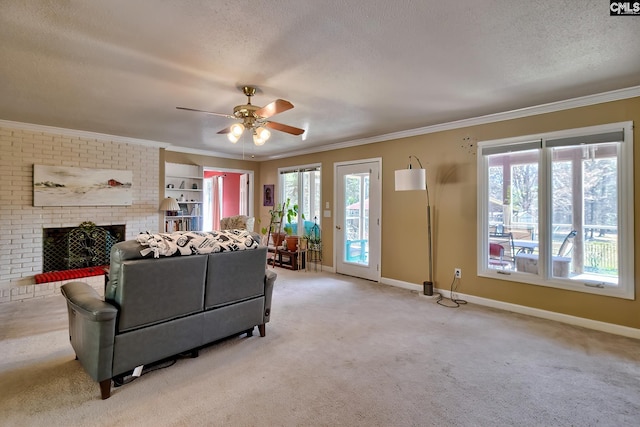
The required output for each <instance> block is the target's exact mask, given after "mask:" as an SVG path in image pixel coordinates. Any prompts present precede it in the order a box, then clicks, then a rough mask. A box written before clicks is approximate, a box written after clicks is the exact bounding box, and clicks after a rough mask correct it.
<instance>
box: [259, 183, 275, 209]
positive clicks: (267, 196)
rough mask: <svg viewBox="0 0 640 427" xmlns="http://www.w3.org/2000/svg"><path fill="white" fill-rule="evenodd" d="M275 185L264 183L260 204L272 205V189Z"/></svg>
mask: <svg viewBox="0 0 640 427" xmlns="http://www.w3.org/2000/svg"><path fill="white" fill-rule="evenodd" d="M274 188H275V186H274V184H265V186H264V194H263V195H262V200H263V202H262V204H263V205H264V206H273V196H274V193H273V190H274Z"/></svg>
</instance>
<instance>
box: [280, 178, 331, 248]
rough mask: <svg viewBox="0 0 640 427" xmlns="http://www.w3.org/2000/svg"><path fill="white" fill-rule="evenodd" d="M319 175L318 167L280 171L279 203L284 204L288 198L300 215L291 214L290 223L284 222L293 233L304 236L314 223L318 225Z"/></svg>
mask: <svg viewBox="0 0 640 427" xmlns="http://www.w3.org/2000/svg"><path fill="white" fill-rule="evenodd" d="M320 176H321V171H320V169H319V168H313V167H312V168H307V169H303V170H297V169H295V170H291V171H284V172H281V173H280V183H281V184H280V185H281V186H280V188H282V194H281V195H280V203H282V204H283V205H284V204H286V202H287V199H288V200H289V203H290V205H289V206H290V207H292V206H294V205H298V212H299V213H300V214H301V215H298V216H297V217H296V216H293V217H292V218H291V224H284V225H285V226H287V227H288V228H289V227H290V228H291V232H292V233H293V234H294V235H299V236H305V235H308V234H310V233H311V232H312V230H313V227H314V224H317V225H318V227H320V217H321V215H320V209H321V204H320V200H321V199H320V198H321V192H320V183H321V180H320Z"/></svg>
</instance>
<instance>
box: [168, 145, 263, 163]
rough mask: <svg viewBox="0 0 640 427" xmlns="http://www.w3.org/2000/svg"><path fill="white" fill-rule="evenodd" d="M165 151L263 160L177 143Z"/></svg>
mask: <svg viewBox="0 0 640 427" xmlns="http://www.w3.org/2000/svg"><path fill="white" fill-rule="evenodd" d="M165 151H173V152H176V153H185V154H197V155H200V156H213V157H220V158H223V159H232V160H245V161H248V162H259V161H260V160H264V159H262V158H259V157H255V156H254V157H251V158H249V159H247V158H246V157H243V156H239V155H237V154H228V153H221V152H218V151H211V150H200V149H197V148H188V147H179V146H177V145H172V146H170V147H167V148H165Z"/></svg>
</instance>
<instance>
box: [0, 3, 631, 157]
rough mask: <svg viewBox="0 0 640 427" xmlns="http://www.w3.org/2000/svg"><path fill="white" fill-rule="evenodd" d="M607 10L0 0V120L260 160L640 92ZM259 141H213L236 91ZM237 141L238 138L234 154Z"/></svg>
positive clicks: (589, 6) (626, 25)
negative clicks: (247, 90)
mask: <svg viewBox="0 0 640 427" xmlns="http://www.w3.org/2000/svg"><path fill="white" fill-rule="evenodd" d="M608 7H609V3H608V2H606V1H605V0H566V1H561V0H547V1H543V0H537V1H533V0H532V1H519V2H514V1H513V0H473V1H472V0H469V1H463V2H454V3H451V2H443V1H431V0H397V1H388V0H366V1H365V0H363V1H345V0H325V1H304V0H279V1H278V0H272V1H256V0H252V1H244V0H235V1H222V0H220V1H212V0H185V1H159V0H135V1H130V0H110V1H86V0H75V1H74V0H67V1H55V2H52V1H37V0H30V1H24V0H2V1H1V2H0V8H1V9H0V10H1V13H0V119H2V120H10V121H17V122H25V123H34V124H40V125H47V126H55V127H62V128H70V129H77V130H84V131H91V132H98V133H105V134H112V135H118V136H123V137H129V138H137V139H145V140H152V141H159V142H165V143H170V144H172V145H174V146H176V147H186V148H189V149H195V150H206V151H208V152H211V154H221V153H226V155H229V156H241V155H242V153H243V150H244V152H245V154H246V155H255V156H256V158H269V157H274V156H283V155H289V154H293V153H296V152H304V151H307V150H312V149H317V147H319V146H322V145H332V144H336V143H343V142H349V141H354V140H360V139H365V138H372V137H376V136H379V135H384V134H388V133H393V132H400V131H405V130H410V129H416V128H421V127H426V126H431V125H436V124H441V123H446V122H451V121H456V120H462V119H466V118H472V117H478V116H482V115H487V114H493V113H498V112H503V111H508V110H514V109H519V108H525V107H529V106H534V105H539V104H544V103H550V102H554V101H559V100H564V99H569V98H575V97H580V96H585V95H591V94H596V93H602V92H606V91H611V90H615V89H621V88H628V87H632V86H637V85H640V43H638V40H640V16H638V17H635V16H626V17H612V16H609V9H608ZM245 84H252V85H256V86H257V87H258V88H259V92H258V93H257V94H256V96H255V97H254V98H253V103H254V104H256V105H261V106H262V105H266V104H267V103H269V102H271V101H273V100H274V99H276V98H283V99H286V100H289V101H291V102H292V103H293V104H294V105H295V108H294V109H293V110H289V111H287V112H284V113H281V114H279V115H276V116H274V117H273V118H272V119H273V120H274V121H278V122H281V123H285V124H289V125H292V126H296V127H301V128H304V129H306V132H305V134H304V135H303V136H302V137H295V136H290V135H287V134H283V133H280V132H275V131H274V132H272V137H271V139H270V140H269V141H268V142H267V143H266V144H265V145H264V146H262V147H254V146H253V143H252V141H251V139H250V138H248V139H246V140H244V141H243V140H241V141H240V142H238V143H237V144H235V145H233V144H231V143H230V142H229V141H228V140H227V139H226V137H225V136H224V135H218V134H217V132H218V131H219V130H221V129H223V128H226V127H227V126H229V125H230V124H232V123H233V120H231V119H228V118H224V117H217V116H212V115H206V114H201V113H194V112H186V111H181V110H177V109H176V108H175V107H176V106H184V107H191V108H196V109H202V110H208V111H215V112H220V113H231V112H232V110H233V107H234V106H235V105H238V104H244V103H245V101H246V98H245V96H244V95H243V94H242V92H241V91H240V90H239V89H238V87H239V86H242V85H245ZM243 142H244V144H243Z"/></svg>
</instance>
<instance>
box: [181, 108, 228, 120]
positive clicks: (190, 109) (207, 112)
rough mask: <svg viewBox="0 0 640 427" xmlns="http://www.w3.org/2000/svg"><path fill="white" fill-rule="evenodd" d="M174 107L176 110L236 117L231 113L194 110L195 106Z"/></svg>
mask: <svg viewBox="0 0 640 427" xmlns="http://www.w3.org/2000/svg"><path fill="white" fill-rule="evenodd" d="M176 108H177V109H178V110H185V111H195V112H196V113H205V114H211V115H214V116H220V117H227V118H229V119H235V118H237V117H236V116H232V115H231V114H224V113H214V112H213V111H204V110H196V109H195V108H187V107H176Z"/></svg>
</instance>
